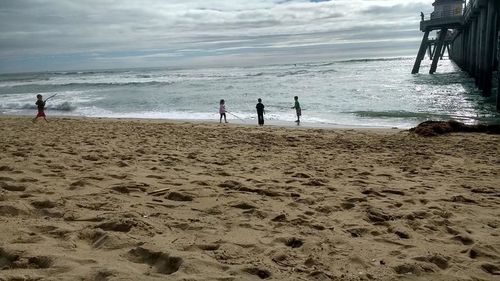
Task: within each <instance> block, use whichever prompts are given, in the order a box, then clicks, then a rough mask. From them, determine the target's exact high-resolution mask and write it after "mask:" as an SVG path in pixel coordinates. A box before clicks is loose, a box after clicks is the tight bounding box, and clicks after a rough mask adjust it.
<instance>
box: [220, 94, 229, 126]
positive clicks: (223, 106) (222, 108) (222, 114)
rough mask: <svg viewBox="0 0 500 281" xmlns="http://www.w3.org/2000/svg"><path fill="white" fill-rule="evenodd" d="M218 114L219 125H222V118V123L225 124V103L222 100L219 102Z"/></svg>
mask: <svg viewBox="0 0 500 281" xmlns="http://www.w3.org/2000/svg"><path fill="white" fill-rule="evenodd" d="M219 113H220V120H219V123H222V117H224V122H226V123H227V119H226V102H225V101H224V100H220V106H219Z"/></svg>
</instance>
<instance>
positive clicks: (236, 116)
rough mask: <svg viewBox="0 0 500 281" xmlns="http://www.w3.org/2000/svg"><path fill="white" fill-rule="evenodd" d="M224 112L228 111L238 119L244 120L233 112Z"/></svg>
mask: <svg viewBox="0 0 500 281" xmlns="http://www.w3.org/2000/svg"><path fill="white" fill-rule="evenodd" d="M226 112H227V113H229V114H231V115H233V116H234V117H236V118H238V119H240V120H241V121H243V122H246V121H245V120H244V119H243V118H240V117H239V116H238V115H236V114H233V113H231V112H229V111H226Z"/></svg>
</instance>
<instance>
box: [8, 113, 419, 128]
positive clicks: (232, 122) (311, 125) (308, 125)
mask: <svg viewBox="0 0 500 281" xmlns="http://www.w3.org/2000/svg"><path fill="white" fill-rule="evenodd" d="M0 118H31V119H33V118H34V116H31V115H27V114H19V115H11V114H0ZM47 118H48V120H49V122H50V119H51V118H52V119H72V120H86V119H87V120H110V121H113V120H116V121H118V120H122V121H139V122H141V121H143V122H156V123H161V122H165V123H172V124H176V123H193V124H220V125H227V126H233V125H236V126H244V127H259V125H258V124H257V120H251V122H252V123H251V122H250V120H248V121H249V122H245V121H242V120H238V119H232V120H230V122H228V123H224V122H223V123H219V122H218V120H215V119H166V118H165V119H163V118H128V117H123V118H122V117H87V116H70V115H51V116H47ZM42 121H43V122H45V121H44V120H43V119H40V120H38V121H37V122H42ZM253 122H255V123H253ZM263 127H270V128H273V127H274V128H289V129H323V130H381V131H384V130H388V131H398V130H399V131H407V130H408V129H410V128H398V127H389V126H386V127H384V126H355V125H339V124H324V123H323V124H318V123H309V122H301V123H300V125H297V124H296V123H295V122H286V121H272V120H266V123H265V125H264V126H263Z"/></svg>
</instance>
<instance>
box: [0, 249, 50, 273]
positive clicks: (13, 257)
mask: <svg viewBox="0 0 500 281" xmlns="http://www.w3.org/2000/svg"><path fill="white" fill-rule="evenodd" d="M52 264H53V260H52V258H50V257H47V256H30V255H27V254H26V253H24V252H22V251H15V250H8V249H5V248H0V268H1V269H45V268H49V267H51V266H52Z"/></svg>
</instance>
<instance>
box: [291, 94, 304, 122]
mask: <svg viewBox="0 0 500 281" xmlns="http://www.w3.org/2000/svg"><path fill="white" fill-rule="evenodd" d="M293 99H294V100H295V105H294V106H293V107H292V109H293V108H295V112H296V113H297V120H295V122H297V124H299V123H300V116H302V110H301V109H300V103H299V97H298V96H295V97H294V98H293Z"/></svg>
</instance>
